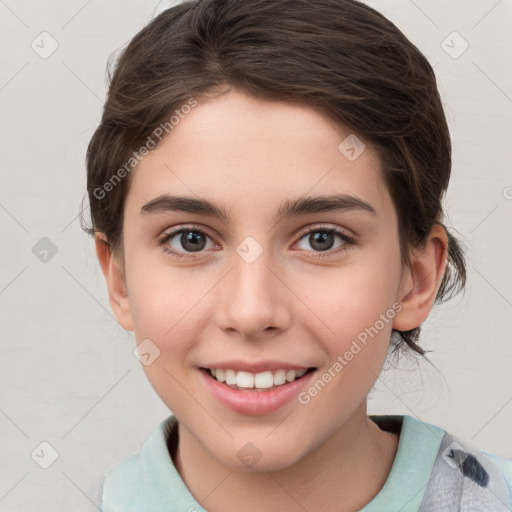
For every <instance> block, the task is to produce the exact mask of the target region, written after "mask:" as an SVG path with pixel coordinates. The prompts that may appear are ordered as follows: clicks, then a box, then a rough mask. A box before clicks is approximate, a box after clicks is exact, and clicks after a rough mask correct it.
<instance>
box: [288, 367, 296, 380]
mask: <svg viewBox="0 0 512 512" xmlns="http://www.w3.org/2000/svg"><path fill="white" fill-rule="evenodd" d="M296 376H297V372H296V371H295V370H288V371H287V372H286V380H287V381H288V382H292V380H295V377H296Z"/></svg>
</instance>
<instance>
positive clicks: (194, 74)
mask: <svg viewBox="0 0 512 512" xmlns="http://www.w3.org/2000/svg"><path fill="white" fill-rule="evenodd" d="M231 87H236V88H237V89H240V90H242V91H244V92H246V93H247V94H250V95H253V96H256V97H258V98H262V99H266V100H270V101H274V100H275V101H290V102H294V103H301V104H304V105H307V106H309V107H311V108H313V109H315V110H317V111H318V112H319V113H321V114H322V115H324V116H325V118H326V119H329V120H330V121H332V122H333V123H335V124H336V125H338V126H343V127H347V128H349V129H350V130H351V131H352V132H353V133H354V134H356V135H357V137H359V138H360V139H361V140H363V141H364V142H365V144H369V145H370V146H371V147H372V148H373V149H374V150H375V151H376V152H377V154H378V155H379V157H380V160H381V163H382V168H383V177H384V180H385V183H386V185H387V187H388V189H389V191H390V194H391V197H392V199H393V203H394V205H395V208H396V210H397V214H398V219H399V238H400V248H401V255H402V261H403V263H404V264H406V265H409V264H410V257H409V254H410V250H411V249H412V248H414V247H419V246H421V245H422V243H423V242H424V241H425V240H426V238H427V236H428V234H429V232H430V230H431V228H432V226H433V225H434V224H436V223H437V224H441V225H443V207H442V200H443V197H444V194H445V192H446V189H447V187H448V182H449V178H450V172H451V142H450V134H449V131H448V126H447V123H446V118H445V114H444V111H443V106H442V102H441V98H440V95H439V92H438V89H437V85H436V78H435V75H434V72H433V69H432V67H431V66H430V64H429V63H428V61H427V59H426V58H425V57H424V55H423V54H422V53H421V52H420V51H419V50H418V49H417V48H416V47H415V46H414V45H413V44H412V43H411V42H410V41H409V40H408V39H407V38H406V37H405V35H404V34H403V33H402V32H401V31H400V30H399V29H398V28H397V27H396V26H395V25H394V24H393V23H392V22H391V21H389V20H388V19H386V18H385V17H384V16H383V15H382V14H380V13H379V12H377V11H376V10H374V9H372V8H371V7H369V6H367V5H365V4H363V3H360V2H358V1H356V0H251V1H246V0H190V1H185V2H183V3H181V4H178V5H176V6H174V7H171V8H170V9H167V10H166V11H164V12H162V13H161V14H160V15H159V16H157V17H156V18H154V19H153V20H151V21H150V22H149V23H148V24H147V25H146V26H145V27H144V28H143V29H142V30H141V31H140V32H139V33H137V34H136V35H135V37H134V38H133V39H132V40H131V41H130V43H129V44H128V45H127V47H126V48H125V49H124V50H123V51H122V53H121V55H120V56H119V58H118V60H117V63H116V66H115V71H114V73H113V75H112V74H111V72H110V71H109V89H108V96H107V99H106V102H105V105H104V110H103V115H102V118H101V123H100V124H99V126H98V127H97V129H96V131H95V133H94V135H93V137H92V139H91V141H90V143H89V146H88V149H87V155H86V164H87V191H88V197H89V204H90V209H91V220H92V227H87V226H86V225H85V224H84V221H83V210H82V228H83V229H84V230H85V231H86V232H87V233H88V234H90V235H94V234H95V233H103V235H104V236H105V238H106V240H107V243H108V244H109V245H110V247H111V249H112V251H113V254H114V255H115V256H116V257H117V258H119V261H121V262H123V261H124V255H123V240H122V233H123V211H124V205H125V199H126V196H127V193H128V190H129V186H130V181H131V180H130V177H131V173H130V172H129V170H130V169H129V168H128V170H127V166H126V163H127V162H128V161H130V159H133V158H134V153H135V152H136V151H137V150H138V149H139V148H141V147H142V146H143V145H144V143H145V141H147V140H148V137H151V134H152V133H154V132H155V129H157V128H158V127H159V126H161V125H162V124H164V123H166V122H168V120H169V117H170V116H171V115H172V113H173V112H176V111H177V110H178V109H180V107H182V106H183V105H186V104H187V102H189V103H190V99H191V98H197V99H200V98H201V97H207V96H210V95H216V94H222V93H224V92H227V91H228V90H229V89H230V88H231ZM135 164H136V162H135V161H134V162H133V163H132V164H131V166H132V167H133V166H134V165H135ZM122 169H124V170H125V172H123V173H120V171H121V170H122ZM116 173H117V176H116ZM121 174H122V176H121ZM114 178H116V179H115V180H114ZM121 178H122V179H121ZM106 184H110V186H109V187H106V186H105V185H106ZM443 227H444V225H443ZM445 229H446V231H447V234H448V242H449V247H448V265H447V267H446V271H445V275H444V277H443V280H442V282H441V285H440V287H439V290H438V293H437V296H436V302H441V301H444V300H446V299H448V298H450V297H451V296H453V295H454V294H456V293H458V292H459V291H460V290H462V289H464V286H465V282H466V263H465V258H464V253H463V250H462V248H461V246H460V244H459V242H458V241H457V239H456V238H455V237H454V236H453V235H452V234H450V233H449V232H448V230H447V228H446V227H445ZM393 334H397V335H399V336H393V337H392V338H396V339H397V340H398V343H397V342H394V343H395V349H399V348H402V347H405V346H404V343H402V342H405V344H406V346H407V347H409V348H411V349H412V350H413V351H415V352H417V353H419V354H421V355H423V354H425V351H424V350H423V349H422V348H421V347H420V346H419V345H418V343H417V341H418V339H419V334H420V327H417V328H415V329H412V330H410V331H393Z"/></svg>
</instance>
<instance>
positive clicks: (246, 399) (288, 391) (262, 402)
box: [199, 370, 315, 416]
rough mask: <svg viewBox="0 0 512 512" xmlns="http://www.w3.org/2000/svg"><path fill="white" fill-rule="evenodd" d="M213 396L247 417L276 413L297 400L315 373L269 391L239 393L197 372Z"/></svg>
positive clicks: (204, 372)
mask: <svg viewBox="0 0 512 512" xmlns="http://www.w3.org/2000/svg"><path fill="white" fill-rule="evenodd" d="M199 372H200V373H201V375H202V378H203V379H204V381H205V383H206V385H207V386H208V388H209V389H210V391H211V392H212V394H213V396H214V397H215V398H216V399H217V400H218V401H219V402H220V403H221V404H223V405H225V406H226V407H229V408H230V409H232V410H233V411H235V412H238V413H240V414H245V415H248V416H261V415H263V414H270V413H272V412H274V411H277V410H278V409H280V408H281V407H283V406H284V405H285V404H287V403H288V402H290V401H291V400H293V399H294V398H297V396H298V394H299V393H300V392H301V391H302V390H303V389H304V388H305V387H307V385H308V384H309V381H310V380H311V378H312V376H313V375H314V374H315V371H312V372H309V373H306V374H305V375H304V376H303V377H301V378H300V379H297V380H294V381H293V382H287V383H286V384H283V385H281V386H279V387H277V388H275V389H272V390H270V391H256V390H253V391H241V390H238V389H233V388H231V387H229V386H228V385H227V384H224V383H222V382H219V381H217V380H215V379H214V378H213V377H212V376H211V375H210V374H209V373H207V371H205V370H199Z"/></svg>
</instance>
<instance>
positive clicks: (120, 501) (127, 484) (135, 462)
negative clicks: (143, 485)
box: [100, 451, 141, 512]
mask: <svg viewBox="0 0 512 512" xmlns="http://www.w3.org/2000/svg"><path fill="white" fill-rule="evenodd" d="M140 460H141V452H140V451H139V452H137V453H135V454H133V455H132V456H131V457H128V458H127V459H126V460H124V461H123V462H121V463H119V464H116V465H115V466H112V467H111V468H109V469H108V470H107V472H106V473H105V475H104V477H103V491H102V496H101V504H100V510H101V511H102V512H117V511H121V510H125V508H124V507H125V505H126V503H128V502H129V501H130V497H131V495H132V494H133V493H135V492H137V489H138V487H139V483H140Z"/></svg>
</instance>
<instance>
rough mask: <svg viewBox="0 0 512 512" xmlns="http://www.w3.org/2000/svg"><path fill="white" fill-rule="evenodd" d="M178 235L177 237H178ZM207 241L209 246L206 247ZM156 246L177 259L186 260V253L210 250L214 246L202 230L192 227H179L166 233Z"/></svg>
mask: <svg viewBox="0 0 512 512" xmlns="http://www.w3.org/2000/svg"><path fill="white" fill-rule="evenodd" d="M178 235H179V236H178ZM208 241H210V246H209V247H207V245H208ZM158 244H159V245H160V246H161V247H162V249H163V251H164V252H166V253H169V254H172V255H173V256H175V257H177V258H187V257H189V256H187V253H195V252H201V251H202V250H203V249H205V248H206V249H211V248H212V245H213V246H214V247H215V244H214V243H213V241H212V240H211V238H210V237H209V236H208V235H207V234H206V233H205V232H204V231H202V230H200V229H197V228H195V227H194V226H189V227H181V228H178V229H175V230H172V231H170V232H169V233H166V234H165V235H164V236H163V237H162V238H161V239H160V240H159V241H158Z"/></svg>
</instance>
